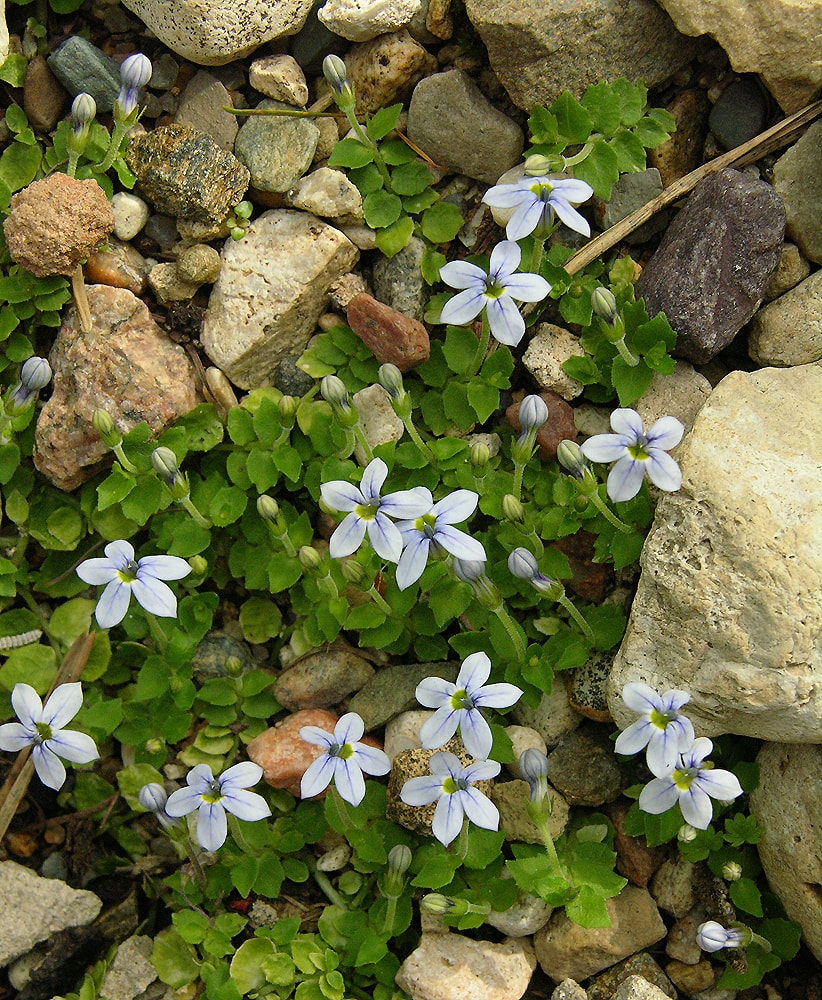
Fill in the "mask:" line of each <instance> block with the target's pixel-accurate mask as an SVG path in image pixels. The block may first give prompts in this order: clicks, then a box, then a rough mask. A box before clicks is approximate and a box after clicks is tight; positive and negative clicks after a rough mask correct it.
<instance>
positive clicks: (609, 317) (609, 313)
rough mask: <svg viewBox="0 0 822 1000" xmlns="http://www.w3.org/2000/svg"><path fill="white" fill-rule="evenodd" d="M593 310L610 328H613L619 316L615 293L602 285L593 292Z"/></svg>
mask: <svg viewBox="0 0 822 1000" xmlns="http://www.w3.org/2000/svg"><path fill="white" fill-rule="evenodd" d="M591 308H592V309H593V310H594V312H595V313H596V314H597V316H599V318H600V319H604V320H605V322H606V323H607V324H608V326H613V325H614V323H615V322H616V320H617V317H618V316H619V309H618V308H617V301H616V298H615V297H614V293H613V292H612V291H611V290H610V289H608V288H604V287H603V286H602V285H600V286H599V287H598V288H595V289H594V290H593V292H591Z"/></svg>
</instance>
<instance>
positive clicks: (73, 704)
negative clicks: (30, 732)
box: [18, 681, 83, 730]
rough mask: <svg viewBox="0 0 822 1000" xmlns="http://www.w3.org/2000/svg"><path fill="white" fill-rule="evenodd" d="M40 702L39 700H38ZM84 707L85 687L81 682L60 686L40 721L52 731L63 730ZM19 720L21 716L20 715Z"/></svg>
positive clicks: (50, 697)
mask: <svg viewBox="0 0 822 1000" xmlns="http://www.w3.org/2000/svg"><path fill="white" fill-rule="evenodd" d="M38 701H39V699H38ZM82 707H83V686H82V684H80V682H79V681H74V683H72V684H59V685H58V686H57V687H56V688H55V689H54V690H53V691H52V693H51V695H50V696H49V699H48V701H47V702H46V704H45V705H44V706H43V713H42V715H41V716H40V721H41V722H45V723H46V725H47V726H51V728H52V730H56V729H62V728H63V726H65V724H66V723H67V722H70V721H71V720H72V719H73V718H74V716H75V715H77V713H78V712H79V711H80V709H81V708H82ZM18 718H19V715H18Z"/></svg>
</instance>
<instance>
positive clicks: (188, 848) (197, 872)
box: [180, 835, 206, 892]
mask: <svg viewBox="0 0 822 1000" xmlns="http://www.w3.org/2000/svg"><path fill="white" fill-rule="evenodd" d="M180 843H181V844H182V845H183V850H184V851H185V852H186V856H187V858H188V860H189V861H190V862H191V869H192V871H193V872H194V878H195V879H196V881H197V884H198V885H199V886H200V888H201V889H202V890H203V892H205V888H206V877H205V872H204V871H203V866H202V865H201V864H200V859H199V858H198V857H197V854H196V852H195V850H194V845H193V844H192V843H191V838H190V837H189V836H188V835H186V836H185V837H183V838H181V840H180Z"/></svg>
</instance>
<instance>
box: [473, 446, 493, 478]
mask: <svg viewBox="0 0 822 1000" xmlns="http://www.w3.org/2000/svg"><path fill="white" fill-rule="evenodd" d="M490 461H491V449H490V448H489V447H488V445H487V444H482V442H478V443H477V444H472V445H471V465H472V466H473V468H474V474H475V475H477V476H483V475H485V470H486V468H487V467H488V463H489V462H490Z"/></svg>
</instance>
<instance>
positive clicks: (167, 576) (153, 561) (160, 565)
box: [137, 556, 191, 580]
mask: <svg viewBox="0 0 822 1000" xmlns="http://www.w3.org/2000/svg"><path fill="white" fill-rule="evenodd" d="M190 572H191V567H190V566H189V564H188V563H187V562H186V561H185V559H181V558H180V557H179V556H143V558H142V559H141V560H140V561H139V562H138V563H137V579H138V580H145V578H146V577H147V576H149V577H154V579H155V580H182V579H183V578H184V577H186V576H188V575H189V573H190Z"/></svg>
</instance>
